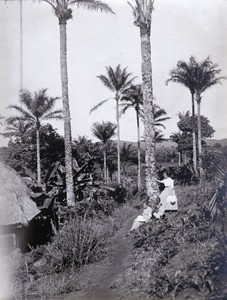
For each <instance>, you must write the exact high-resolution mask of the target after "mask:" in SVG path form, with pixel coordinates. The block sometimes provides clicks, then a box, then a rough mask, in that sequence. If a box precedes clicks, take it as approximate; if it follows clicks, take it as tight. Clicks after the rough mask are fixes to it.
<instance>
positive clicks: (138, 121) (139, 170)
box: [136, 111, 141, 193]
mask: <svg viewBox="0 0 227 300" xmlns="http://www.w3.org/2000/svg"><path fill="white" fill-rule="evenodd" d="M136 122H137V145H138V192H139V193H140V192H141V158H140V120H139V114H138V112H137V111H136Z"/></svg>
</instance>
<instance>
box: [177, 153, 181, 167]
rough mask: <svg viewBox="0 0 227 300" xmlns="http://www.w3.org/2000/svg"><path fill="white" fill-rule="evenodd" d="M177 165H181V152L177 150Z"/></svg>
mask: <svg viewBox="0 0 227 300" xmlns="http://www.w3.org/2000/svg"><path fill="white" fill-rule="evenodd" d="M178 166H179V167H180V166H181V153H180V152H178Z"/></svg>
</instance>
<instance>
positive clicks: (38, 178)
mask: <svg viewBox="0 0 227 300" xmlns="http://www.w3.org/2000/svg"><path fill="white" fill-rule="evenodd" d="M36 156H37V181H38V183H40V182H41V165H40V143H39V128H36Z"/></svg>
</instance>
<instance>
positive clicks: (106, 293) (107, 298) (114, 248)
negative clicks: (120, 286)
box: [63, 212, 138, 300]
mask: <svg viewBox="0 0 227 300" xmlns="http://www.w3.org/2000/svg"><path fill="white" fill-rule="evenodd" d="M136 214H138V212H135V215H136ZM134 217H135V216H133V217H131V218H129V219H128V220H127V221H126V222H125V223H124V224H123V226H122V228H121V229H120V230H118V231H117V232H116V234H115V236H114V237H113V238H112V241H111V244H110V247H109V253H107V256H106V259H105V260H104V261H102V262H99V263H95V264H91V265H87V266H84V267H83V268H82V269H81V271H80V272H79V273H78V274H77V275H76V276H77V281H78V283H79V286H80V291H79V292H74V293H70V294H68V295H67V296H65V297H64V298H63V300H116V299H120V295H117V291H116V290H114V289H113V288H111V286H112V285H113V282H114V279H115V278H116V277H117V275H119V274H121V273H122V272H123V271H124V270H125V269H126V268H127V266H128V264H129V255H130V252H131V250H132V238H131V237H130V236H129V237H126V238H124V237H125V236H126V234H127V233H128V232H129V230H130V227H131V225H132V222H133V220H134Z"/></svg>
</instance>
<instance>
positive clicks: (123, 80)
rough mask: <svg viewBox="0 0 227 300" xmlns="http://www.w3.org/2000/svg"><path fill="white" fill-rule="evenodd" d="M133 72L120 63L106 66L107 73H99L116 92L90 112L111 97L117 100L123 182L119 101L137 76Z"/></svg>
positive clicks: (118, 140)
mask: <svg viewBox="0 0 227 300" xmlns="http://www.w3.org/2000/svg"><path fill="white" fill-rule="evenodd" d="M131 76H132V73H128V72H127V67H126V68H124V69H122V68H121V65H120V64H119V65H118V66H117V67H116V68H115V69H113V68H112V67H110V66H109V67H106V75H99V76H98V78H99V79H100V80H101V82H102V83H103V84H104V85H105V86H106V87H107V88H108V89H110V90H111V91H112V92H113V93H114V97H113V98H109V99H105V100H103V101H101V102H99V103H98V104H97V105H95V106H94V107H93V108H92V109H91V110H90V113H91V112H92V111H94V110H96V109H97V108H99V107H100V106H101V105H103V104H104V103H105V102H107V101H108V100H110V99H113V100H115V101H116V122H117V166H118V172H117V173H118V176H117V177H118V183H119V184H120V182H121V165H120V124H119V102H120V100H121V98H122V95H123V93H124V91H125V90H126V89H127V88H129V87H130V86H131V84H132V82H133V81H134V79H135V78H136V77H131Z"/></svg>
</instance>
